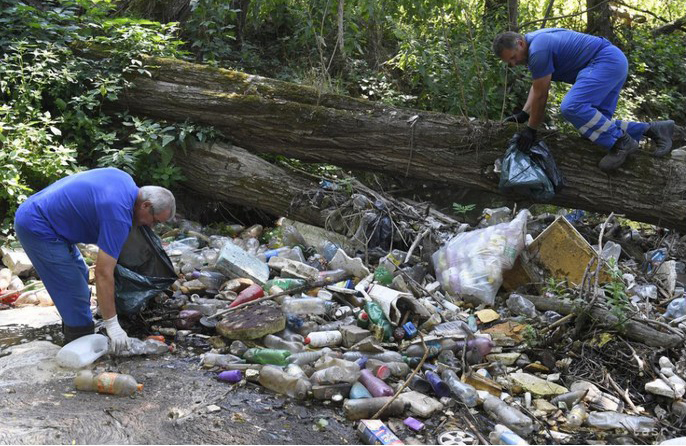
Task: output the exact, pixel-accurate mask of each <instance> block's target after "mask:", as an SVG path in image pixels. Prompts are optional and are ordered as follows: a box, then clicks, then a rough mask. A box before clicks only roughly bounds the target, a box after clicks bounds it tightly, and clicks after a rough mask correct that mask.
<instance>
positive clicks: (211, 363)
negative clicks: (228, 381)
mask: <svg viewBox="0 0 686 446" xmlns="http://www.w3.org/2000/svg"><path fill="white" fill-rule="evenodd" d="M241 363H245V360H244V359H241V358H239V357H238V356H234V355H222V354H219V353H205V354H204V355H203V356H202V359H201V360H200V365H201V366H202V367H205V368H208V369H209V368H212V367H220V368H224V367H228V366H229V365H230V364H241Z"/></svg>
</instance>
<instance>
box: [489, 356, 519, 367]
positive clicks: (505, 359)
mask: <svg viewBox="0 0 686 446" xmlns="http://www.w3.org/2000/svg"><path fill="white" fill-rule="evenodd" d="M520 356H521V353H491V354H490V355H487V356H486V360H488V361H490V362H495V361H498V362H500V363H502V364H503V365H506V366H510V365H513V364H514V363H515V362H516V361H517V359H519V357H520Z"/></svg>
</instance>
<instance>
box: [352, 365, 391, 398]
mask: <svg viewBox="0 0 686 446" xmlns="http://www.w3.org/2000/svg"><path fill="white" fill-rule="evenodd" d="M360 382H361V383H362V384H363V385H364V386H365V387H366V388H367V390H369V393H371V394H372V395H373V396H375V397H380V396H391V395H393V394H394V393H395V392H393V389H392V388H391V387H390V386H389V385H388V384H386V383H385V382H383V381H381V380H380V379H379V378H377V377H376V376H374V374H373V373H372V372H371V371H370V370H368V369H363V370H361V371H360Z"/></svg>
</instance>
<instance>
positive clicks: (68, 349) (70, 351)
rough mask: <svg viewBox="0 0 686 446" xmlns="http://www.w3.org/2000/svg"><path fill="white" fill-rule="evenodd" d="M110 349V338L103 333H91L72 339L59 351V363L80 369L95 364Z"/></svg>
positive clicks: (57, 358) (57, 357)
mask: <svg viewBox="0 0 686 446" xmlns="http://www.w3.org/2000/svg"><path fill="white" fill-rule="evenodd" d="M108 350H109V339H107V336H103V335H101V334H90V335H86V336H82V337H80V338H78V339H75V340H73V341H71V342H70V343H69V344H67V345H65V346H64V347H62V348H61V349H60V351H58V352H57V356H56V357H55V359H56V360H57V364H59V365H60V366H62V367H67V368H71V369H80V368H82V367H86V366H87V365H90V364H93V363H94V362H95V360H96V359H98V358H99V357H101V356H102V355H104V354H105V353H107V351H108Z"/></svg>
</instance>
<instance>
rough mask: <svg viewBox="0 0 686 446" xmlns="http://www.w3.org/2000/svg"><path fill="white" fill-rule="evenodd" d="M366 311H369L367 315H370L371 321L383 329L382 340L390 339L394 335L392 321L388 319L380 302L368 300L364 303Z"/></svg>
mask: <svg viewBox="0 0 686 446" xmlns="http://www.w3.org/2000/svg"><path fill="white" fill-rule="evenodd" d="M364 311H365V313H367V316H369V323H370V324H373V325H376V326H377V327H379V328H380V329H381V330H382V331H383V339H382V341H384V340H389V339H391V338H392V337H393V326H391V323H390V322H388V319H386V315H385V314H384V312H383V310H382V309H381V307H380V306H379V304H377V303H376V302H367V303H366V304H365V305H364Z"/></svg>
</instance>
